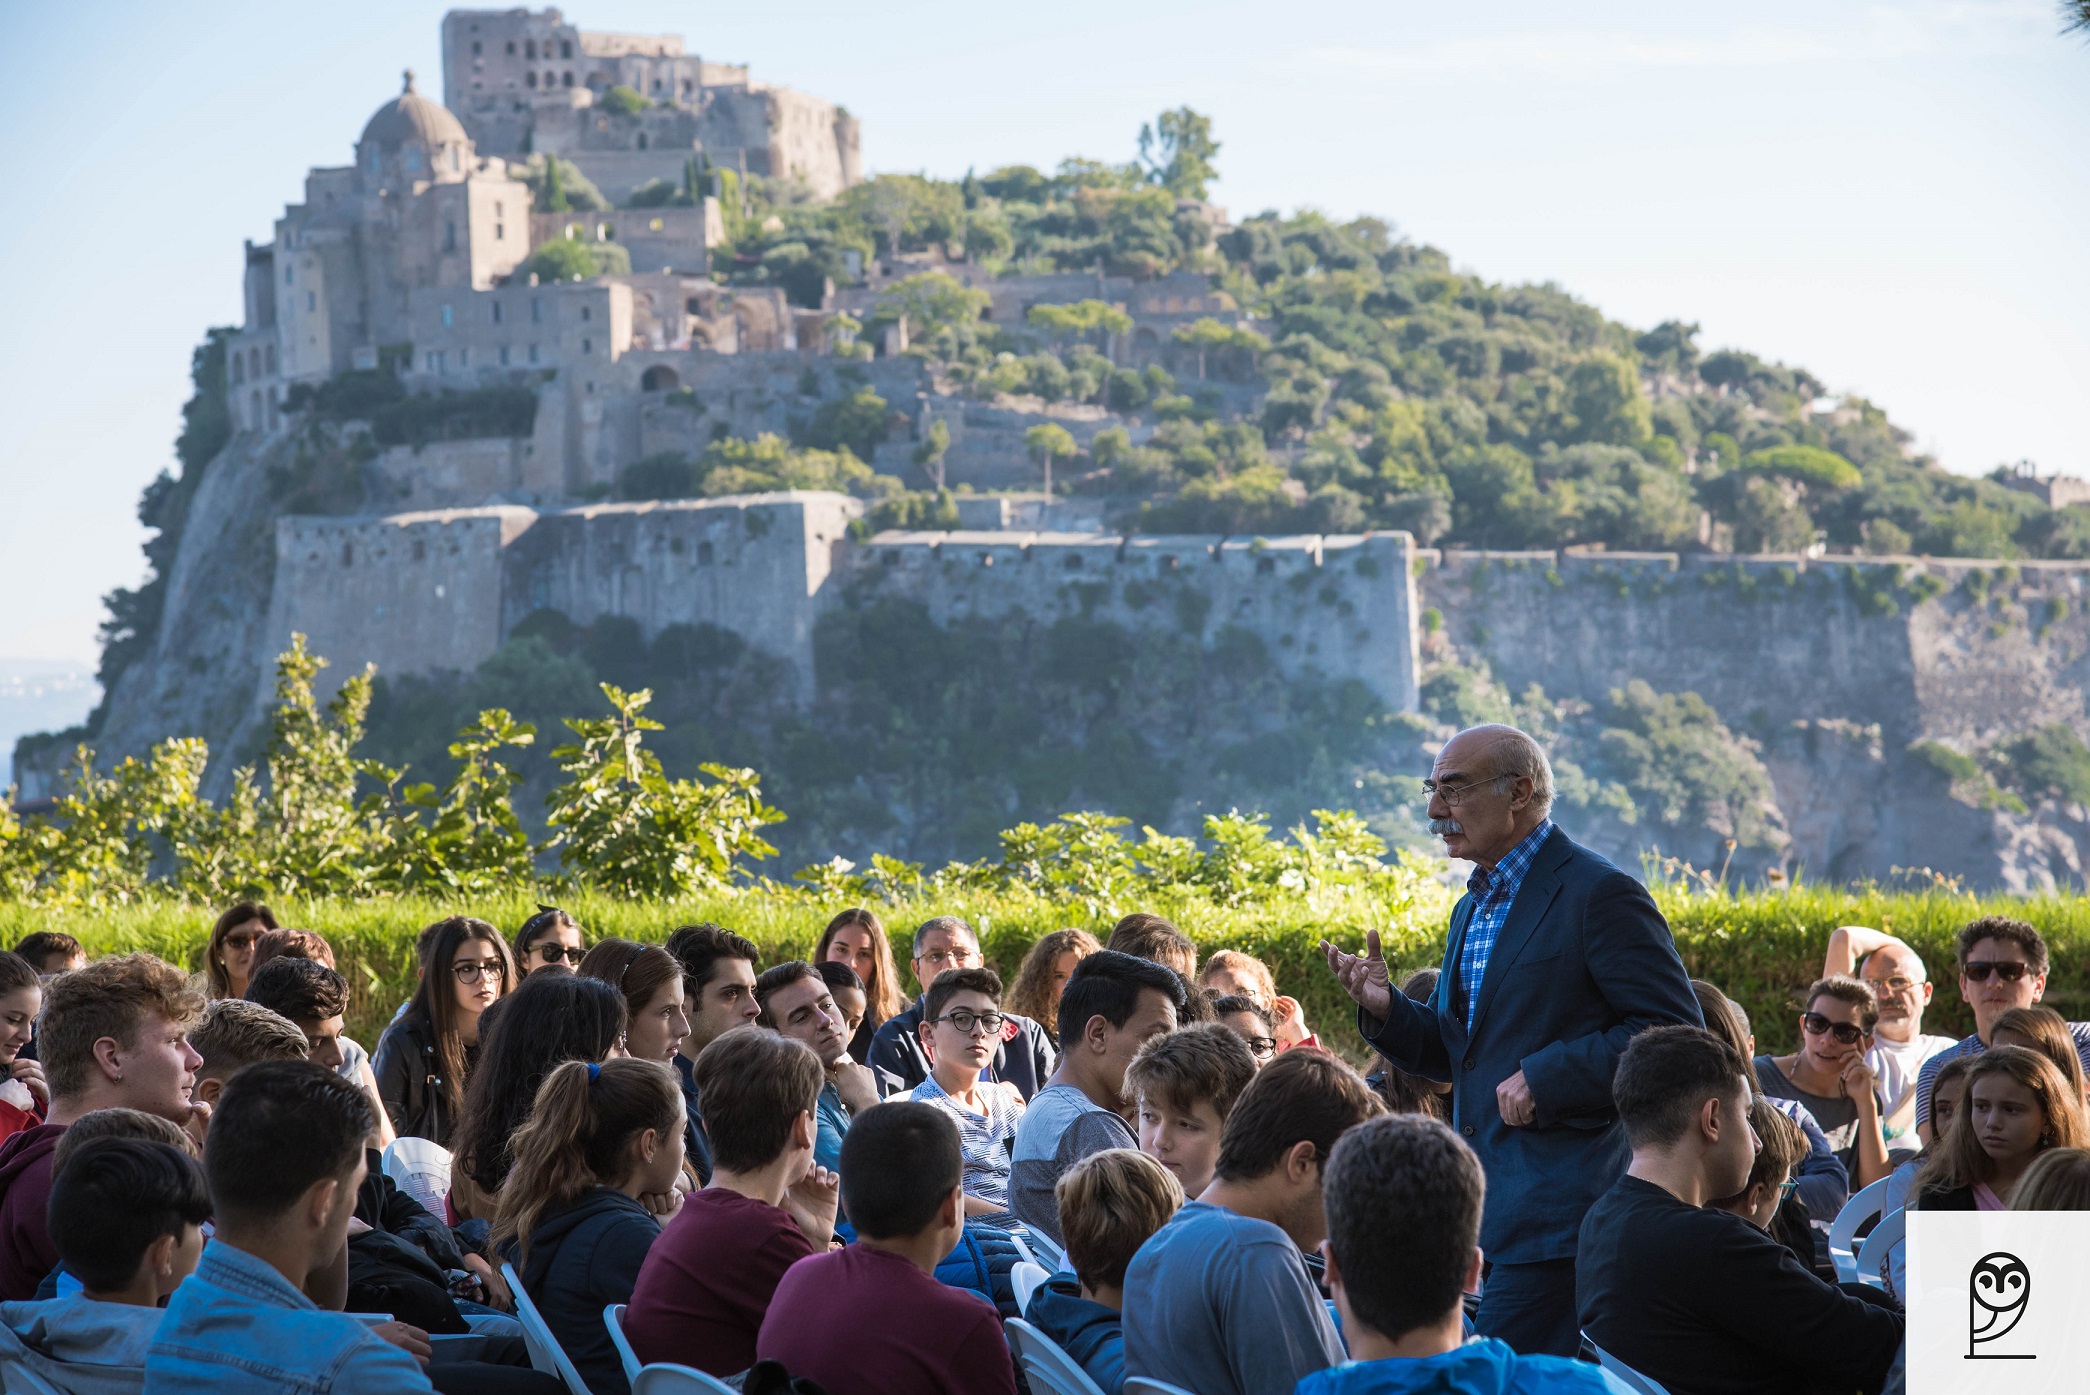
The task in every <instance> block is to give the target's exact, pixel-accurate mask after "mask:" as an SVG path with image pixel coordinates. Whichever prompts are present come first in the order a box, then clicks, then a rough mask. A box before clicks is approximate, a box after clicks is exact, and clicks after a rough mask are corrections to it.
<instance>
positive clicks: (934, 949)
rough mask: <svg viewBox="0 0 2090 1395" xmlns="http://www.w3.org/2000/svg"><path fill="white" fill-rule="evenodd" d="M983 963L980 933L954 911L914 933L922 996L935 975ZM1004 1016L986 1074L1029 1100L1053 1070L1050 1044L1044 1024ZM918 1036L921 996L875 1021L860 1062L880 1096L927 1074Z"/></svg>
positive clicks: (902, 1090)
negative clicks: (869, 1074) (1002, 1028)
mask: <svg viewBox="0 0 2090 1395" xmlns="http://www.w3.org/2000/svg"><path fill="white" fill-rule="evenodd" d="M985 962H986V961H985V960H983V959H982V958H981V957H980V937H979V936H978V935H976V934H974V933H973V928H972V927H971V926H970V925H967V924H966V923H965V922H964V921H962V920H960V919H959V918H958V917H957V916H954V915H940V916H935V917H932V918H931V919H929V920H925V921H923V922H922V924H921V926H920V928H918V929H917V930H916V931H915V932H914V953H913V957H912V958H911V959H910V960H909V961H908V963H909V966H910V967H911V968H912V969H913V970H914V979H915V982H916V983H919V984H920V985H921V986H922V993H923V996H924V997H925V998H926V997H927V995H928V991H929V988H930V986H931V985H933V984H934V983H935V982H936V980H937V978H938V977H939V976H940V975H942V974H944V973H947V972H949V971H950V970H952V969H977V968H979V967H981V966H982V965H983V964H984V963H985ZM996 991H997V992H998V991H999V990H996ZM1003 1018H1004V1023H1005V1025H1004V1030H1003V1033H1002V1036H1001V1039H1000V1040H998V1041H996V1042H995V1043H994V1054H993V1056H992V1057H991V1058H990V1059H989V1060H988V1062H987V1074H986V1078H987V1079H988V1080H997V1081H1001V1082H1004V1083H1006V1084H1009V1085H1013V1086H1015V1087H1016V1093H1017V1094H1019V1095H1021V1096H1022V1097H1023V1098H1024V1099H1026V1100H1028V1099H1030V1098H1031V1097H1032V1096H1033V1095H1035V1094H1037V1093H1038V1090H1039V1089H1040V1088H1041V1087H1042V1086H1043V1084H1044V1082H1045V1079H1046V1077H1047V1076H1049V1075H1051V1074H1052V1063H1053V1060H1054V1052H1053V1049H1052V1043H1051V1042H1050V1041H1048V1040H1047V1039H1046V1036H1045V1029H1044V1028H1043V1027H1040V1026H1039V1025H1038V1024H1037V1023H1035V1022H1033V1021H1031V1020H1030V1019H1029V1018H1028V1017H1025V1016H1023V1015H1021V1014H1020V1013H1013V1012H1011V1013H1004V1014H1003ZM1012 1029H1013V1030H1012ZM923 1040H924V1038H923V1036H922V1003H921V1002H920V1001H917V1002H916V1003H915V1004H914V1006H912V1007H910V1008H907V1009H905V1010H904V1011H901V1012H899V1013H896V1014H894V1015H893V1016H891V1017H888V1018H887V1019H886V1020H885V1021H884V1022H881V1023H880V1024H879V1025H878V1030H877V1032H875V1033H874V1034H873V1035H872V1037H871V1049H870V1050H869V1052H867V1053H866V1054H865V1057H864V1064H865V1065H867V1066H869V1067H870V1068H871V1072H872V1074H873V1075H875V1076H876V1077H877V1079H878V1092H879V1093H880V1094H881V1095H883V1096H884V1097H885V1098H887V1099H894V1098H896V1097H900V1096H904V1095H905V1094H906V1093H907V1092H908V1091H909V1090H912V1089H914V1088H915V1087H916V1086H918V1085H920V1084H921V1083H922V1082H923V1081H925V1080H927V1079H928V1078H929V1053H928V1051H927V1050H926V1049H925V1048H924V1047H923V1044H922V1043H923Z"/></svg>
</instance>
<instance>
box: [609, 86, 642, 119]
mask: <svg viewBox="0 0 2090 1395" xmlns="http://www.w3.org/2000/svg"><path fill="white" fill-rule="evenodd" d="M599 105H600V106H601V107H602V109H603V110H604V111H607V112H609V113H611V114H612V115H615V116H637V115H638V114H639V113H640V112H642V111H644V110H646V109H647V108H648V107H650V106H652V105H653V102H652V100H651V99H650V98H647V97H643V96H641V95H639V91H638V89H637V88H635V87H627V86H625V85H624V84H623V83H621V82H620V83H618V84H617V85H616V86H614V87H612V88H611V89H610V90H609V91H607V92H605V93H603V94H602V100H601V102H600V103H599Z"/></svg>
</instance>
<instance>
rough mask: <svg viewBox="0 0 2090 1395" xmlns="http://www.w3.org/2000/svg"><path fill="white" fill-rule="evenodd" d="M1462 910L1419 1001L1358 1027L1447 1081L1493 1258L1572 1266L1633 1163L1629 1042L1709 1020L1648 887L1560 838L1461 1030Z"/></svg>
mask: <svg viewBox="0 0 2090 1395" xmlns="http://www.w3.org/2000/svg"><path fill="white" fill-rule="evenodd" d="M1472 914H1473V897H1472V895H1471V893H1469V894H1467V895H1466V896H1463V897H1461V898H1460V899H1459V904H1458V905H1457V906H1456V907H1454V908H1453V910H1452V913H1451V937H1450V941H1449V943H1448V944H1447V945H1446V947H1445V951H1444V966H1443V972H1442V973H1441V974H1439V975H1438V978H1437V990H1436V992H1435V993H1434V994H1432V995H1431V997H1430V1000H1429V1001H1428V1002H1426V1003H1416V1002H1410V1001H1409V1000H1408V999H1406V998H1404V997H1402V996H1401V994H1400V993H1399V992H1398V991H1396V992H1395V993H1394V995H1393V1005H1392V1016H1390V1017H1389V1018H1388V1019H1387V1020H1386V1021H1385V1022H1383V1023H1382V1022H1379V1021H1377V1020H1376V1019H1374V1018H1372V1017H1370V1016H1368V1015H1366V1014H1365V1013H1364V1011H1363V1010H1362V1009H1359V1011H1358V1026H1359V1028H1360V1030H1362V1031H1363V1033H1364V1037H1365V1040H1366V1041H1368V1042H1370V1043H1371V1044H1372V1046H1373V1047H1374V1048H1376V1049H1377V1050H1378V1051H1379V1053H1380V1054H1381V1055H1383V1056H1385V1057H1386V1059H1387V1060H1389V1061H1391V1062H1392V1063H1393V1064H1394V1065H1396V1066H1398V1067H1400V1068H1401V1069H1402V1070H1404V1071H1407V1072H1408V1073H1409V1074H1411V1075H1420V1076H1425V1077H1427V1078H1429V1079H1431V1080H1448V1081H1450V1082H1451V1085H1452V1105H1451V1122H1452V1127H1454V1128H1456V1129H1457V1130H1458V1131H1459V1134H1460V1136H1461V1137H1463V1138H1464V1139H1465V1140H1466V1142H1468V1143H1469V1144H1471V1145H1472V1146H1473V1150H1474V1152H1476V1153H1478V1154H1479V1155H1480V1161H1481V1166H1482V1167H1483V1168H1485V1169H1486V1171H1487V1178H1488V1198H1487V1205H1486V1210H1485V1211H1484V1213H1483V1215H1482V1219H1481V1229H1480V1243H1481V1248H1482V1249H1483V1250H1484V1251H1486V1253H1487V1256H1488V1258H1489V1259H1490V1260H1492V1261H1495V1262H1498V1263H1504V1264H1530V1263H1535V1262H1537V1261H1541V1260H1549V1259H1571V1258H1573V1257H1574V1254H1575V1241H1576V1237H1577V1235H1578V1234H1579V1232H1580V1230H1581V1226H1582V1213H1583V1212H1585V1211H1587V1210H1588V1209H1589V1207H1590V1203H1592V1202H1594V1201H1595V1200H1596V1199H1597V1197H1599V1196H1601V1195H1602V1194H1603V1193H1604V1192H1605V1191H1606V1190H1608V1189H1609V1188H1610V1186H1611V1184H1612V1183H1613V1182H1615V1181H1617V1180H1618V1177H1619V1175H1620V1174H1621V1173H1623V1172H1624V1171H1625V1169H1626V1164H1627V1162H1628V1161H1630V1160H1631V1157H1632V1150H1631V1149H1630V1148H1628V1147H1627V1146H1626V1139H1625V1130H1624V1128H1623V1127H1622V1126H1621V1125H1620V1124H1619V1122H1618V1111H1617V1109H1616V1108H1615V1107H1614V1106H1613V1105H1612V1102H1611V1077H1612V1074H1613V1073H1614V1072H1615V1071H1616V1070H1617V1069H1618V1058H1619V1057H1620V1056H1621V1055H1622V1054H1624V1052H1625V1049H1626V1043H1627V1042H1629V1041H1631V1040H1632V1039H1633V1034H1634V1033H1636V1032H1638V1031H1641V1030H1642V1029H1643V1028H1647V1027H1654V1026H1659V1025H1662V1024H1664V1023H1683V1024H1686V1025H1689V1026H1693V1027H1703V1026H1704V1025H1705V1019H1704V1017H1703V1016H1702V1015H1701V1014H1700V1013H1699V1010H1698V998H1697V995H1695V994H1694V993H1693V992H1692V991H1691V980H1690V976H1689V975H1688V974H1686V973H1685V972H1684V965H1683V960H1681V959H1680V958H1678V957H1677V953H1676V941H1675V939H1674V938H1673V937H1672V936H1671V935H1670V933H1669V923H1668V922H1667V921H1665V920H1664V919H1662V913H1661V912H1660V911H1659V910H1656V909H1655V903H1654V898H1652V897H1650V896H1649V895H1648V894H1647V888H1646V887H1644V886H1642V885H1641V884H1640V882H1639V881H1638V880H1637V879H1636V878H1633V877H1630V876H1628V875H1626V874H1625V873H1624V872H1621V871H1620V870H1619V869H1618V868H1616V867H1614V866H1612V865H1611V864H1610V863H1609V862H1606V861H1605V860H1604V859H1603V858H1601V857H1599V856H1597V855H1596V854H1595V853H1593V852H1591V851H1590V850H1589V849H1587V848H1585V847H1582V846H1581V845H1580V844H1578V843H1576V842H1575V841H1574V840H1573V839H1572V838H1569V837H1568V836H1567V834H1565V833H1563V832H1561V831H1560V829H1559V828H1557V827H1556V828H1555V829H1554V830H1553V832H1552V833H1551V834H1550V835H1548V837H1547V838H1546V841H1545V843H1544V844H1543V845H1541V846H1540V848H1539V851H1538V856H1537V857H1536V858H1534V859H1533V861H1532V864H1531V870H1530V871H1529V872H1527V873H1526V874H1525V876H1524V882H1523V885H1522V886H1520V887H1518V888H1517V898H1516V900H1514V901H1512V902H1511V903H1510V908H1509V918H1508V919H1507V920H1506V921H1504V922H1503V926H1502V933H1501V934H1500V935H1499V936H1498V937H1497V938H1496V940H1495V948H1494V951H1493V952H1492V953H1491V954H1490V955H1489V956H1488V965H1487V969H1486V971H1485V972H1484V973H1483V974H1482V975H1481V982H1480V1004H1479V1008H1478V1010H1477V1011H1476V1012H1475V1013H1474V1017H1473V1031H1472V1033H1471V1034H1470V1035H1469V1034H1468V1032H1467V1030H1466V1002H1465V993H1464V991H1463V990H1462V988H1461V986H1460V983H1459V972H1458V964H1459V952H1460V950H1461V948H1462V947H1463V945H1464V943H1465V935H1466V922H1467V920H1468V919H1469V918H1470V917H1471V916H1472ZM1519 1070H1521V1071H1523V1072H1524V1079H1525V1082H1526V1083H1527V1084H1529V1085H1530V1087H1531V1098H1532V1103H1533V1105H1534V1106H1535V1108H1536V1111H1537V1117H1536V1118H1535V1119H1534V1120H1533V1121H1532V1122H1531V1123H1530V1124H1527V1125H1525V1126H1523V1127H1521V1128H1512V1127H1511V1126H1510V1125H1508V1124H1505V1123H1503V1122H1502V1113H1501V1111H1500V1110H1499V1109H1498V1108H1497V1106H1496V1103H1495V1087H1496V1086H1498V1085H1500V1084H1501V1083H1502V1082H1503V1081H1505V1080H1507V1079H1509V1078H1510V1077H1511V1076H1512V1075H1515V1074H1516V1073H1517V1072H1518V1071H1519Z"/></svg>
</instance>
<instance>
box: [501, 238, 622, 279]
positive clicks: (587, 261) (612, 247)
mask: <svg viewBox="0 0 2090 1395" xmlns="http://www.w3.org/2000/svg"><path fill="white" fill-rule="evenodd" d="M516 274H517V275H518V276H525V277H528V276H535V277H536V278H537V279H538V280H540V281H586V280H588V279H590V278H592V277H596V276H629V275H630V274H631V253H629V252H627V251H625V250H624V249H623V248H622V247H620V246H618V245H617V244H616V243H614V242H583V241H582V240H581V239H579V238H577V237H555V238H552V239H551V240H549V241H547V242H545V243H543V244H542V245H540V246H539V247H538V248H537V250H536V251H534V252H532V253H530V257H529V260H528V261H526V262H524V263H523V264H522V265H521V266H520V267H518V268H517V269H516Z"/></svg>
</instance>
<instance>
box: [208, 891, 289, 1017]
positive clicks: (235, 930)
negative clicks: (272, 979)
mask: <svg viewBox="0 0 2090 1395" xmlns="http://www.w3.org/2000/svg"><path fill="white" fill-rule="evenodd" d="M275 928H276V913H275V912H274V911H271V910H270V909H269V908H268V907H267V906H264V905H262V904H261V903H260V902H259V901H242V902H240V903H239V904H238V905H236V906H234V907H232V908H231V909H230V910H228V911H226V912H225V914H223V915H221V916H219V917H218V923H217V924H215V925H213V926H211V928H210V943H209V944H208V945H206V946H204V950H203V976H204V980H205V985H206V986H205V989H204V995H205V996H206V997H208V998H210V999H211V1000H212V1001H213V1002H215V1001H216V1000H217V999H219V998H239V997H244V996H245V995H246V992H247V980H248V979H249V978H252V977H253V975H254V946H255V945H257V944H259V943H260V942H261V937H262V936H263V935H266V934H267V933H268V932H269V931H271V930H274V929H275Z"/></svg>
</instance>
